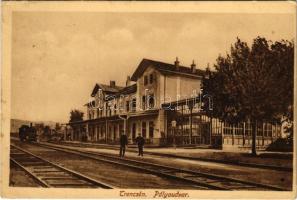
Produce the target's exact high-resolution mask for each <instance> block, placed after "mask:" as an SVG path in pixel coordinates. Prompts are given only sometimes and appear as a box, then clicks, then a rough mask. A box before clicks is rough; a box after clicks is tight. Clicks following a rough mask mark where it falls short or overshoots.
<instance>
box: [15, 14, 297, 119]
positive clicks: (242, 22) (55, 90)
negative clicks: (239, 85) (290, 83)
mask: <svg viewBox="0 0 297 200" xmlns="http://www.w3.org/2000/svg"><path fill="white" fill-rule="evenodd" d="M12 20H13V21H12V78H11V81H12V82H11V84H12V93H11V97H12V100H11V101H12V103H11V104H12V109H11V118H14V119H24V120H31V121H58V122H67V121H68V120H69V113H70V110H71V109H80V110H84V107H83V105H84V104H85V103H87V102H88V101H89V99H90V94H91V91H92V89H93V87H94V86H95V84H96V83H98V82H99V83H105V84H109V81H110V80H115V81H116V84H117V85H124V83H125V81H126V77H127V75H132V73H133V72H134V70H135V69H136V67H137V66H138V64H139V63H140V61H141V60H142V59H143V58H148V59H153V60H158V61H163V62H169V63H173V62H174V60H175V57H178V58H179V60H180V64H181V65H184V66H190V64H191V63H192V60H195V63H196V64H197V67H198V68H200V69H205V67H206V66H207V63H210V66H212V65H213V64H214V63H215V62H216V58H217V57H218V55H219V54H221V55H225V54H226V52H229V50H230V47H231V44H232V43H234V42H235V40H236V37H239V38H240V39H241V40H243V41H246V42H248V44H251V43H252V40H253V39H254V38H255V37H257V36H263V37H266V38H267V39H269V40H272V41H276V40H280V39H287V40H292V39H293V38H294V26H293V23H292V22H293V21H294V15H290V14H217V13H118V12H117V13H115V12H114V13H102V12H88V13H86V12H14V14H13V18H12Z"/></svg>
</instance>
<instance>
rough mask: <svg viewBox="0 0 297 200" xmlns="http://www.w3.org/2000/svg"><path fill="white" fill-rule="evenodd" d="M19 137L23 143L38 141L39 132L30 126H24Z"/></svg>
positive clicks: (20, 129)
mask: <svg viewBox="0 0 297 200" xmlns="http://www.w3.org/2000/svg"><path fill="white" fill-rule="evenodd" d="M19 137H20V140H21V141H37V132H36V128H35V127H33V126H32V123H31V124H30V126H28V125H22V126H21V127H20V128H19Z"/></svg>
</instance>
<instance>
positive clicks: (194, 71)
mask: <svg viewBox="0 0 297 200" xmlns="http://www.w3.org/2000/svg"><path fill="white" fill-rule="evenodd" d="M191 71H192V73H196V64H195V61H194V60H193V63H192V64H191Z"/></svg>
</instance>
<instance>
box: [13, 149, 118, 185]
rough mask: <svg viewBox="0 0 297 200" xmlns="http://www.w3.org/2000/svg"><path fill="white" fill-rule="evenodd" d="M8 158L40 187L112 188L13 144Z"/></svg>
mask: <svg viewBox="0 0 297 200" xmlns="http://www.w3.org/2000/svg"><path fill="white" fill-rule="evenodd" d="M10 160H11V162H12V163H13V164H15V165H17V166H18V167H20V168H21V169H23V170H24V171H25V172H26V173H27V174H28V175H29V176H30V177H32V178H33V179H34V180H35V181H36V182H37V183H38V184H39V185H40V186H42V187H58V188H104V189H111V188H112V187H111V186H110V185H108V184H105V183H102V182H99V181H97V180H94V179H92V178H89V177H87V176H84V175H82V174H80V173H78V172H75V171H72V170H70V169H67V168H65V167H62V166H60V165H57V164H54V163H52V162H50V161H47V160H45V159H43V158H40V157H38V156H37V155H34V154H32V153H31V152H29V151H26V150H24V149H22V148H20V147H17V146H15V145H10Z"/></svg>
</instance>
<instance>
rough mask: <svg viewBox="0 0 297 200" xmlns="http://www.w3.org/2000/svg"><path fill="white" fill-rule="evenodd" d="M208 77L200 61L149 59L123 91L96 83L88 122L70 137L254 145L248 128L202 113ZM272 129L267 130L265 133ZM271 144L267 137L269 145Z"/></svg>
mask: <svg viewBox="0 0 297 200" xmlns="http://www.w3.org/2000/svg"><path fill="white" fill-rule="evenodd" d="M119 73H120V72H119ZM204 74H205V71H203V70H200V69H198V68H196V64H195V63H194V61H193V64H192V65H191V66H190V67H185V66H181V65H180V64H179V61H178V59H176V61H175V62H174V64H169V63H163V62H159V61H154V60H149V59H143V60H142V61H141V62H140V64H139V65H138V67H137V68H136V70H135V71H134V73H133V74H132V76H131V77H130V76H128V77H127V81H126V85H125V86H118V85H116V82H115V81H110V84H109V85H105V84H101V83H97V84H95V86H94V88H93V90H92V92H91V97H92V98H93V100H92V101H90V102H88V103H87V104H85V106H86V107H87V120H84V121H79V122H72V123H69V125H70V126H71V137H67V138H72V139H73V140H88V141H94V142H101V143H118V141H119V138H120V134H121V132H122V131H125V132H126V134H127V136H128V138H129V141H130V143H133V142H134V139H135V138H136V137H137V135H138V134H141V135H142V136H143V137H144V138H145V139H146V143H150V144H153V145H168V144H177V145H192V144H204V145H212V146H214V145H215V146H220V147H222V146H223V144H226V145H227V146H228V145H229V144H231V146H236V145H237V146H238V145H244V143H246V144H249V143H250V139H251V138H250V136H248V135H246V136H245V135H244V133H245V130H244V129H246V130H249V128H248V127H249V126H248V125H247V126H246V125H243V124H245V123H241V124H240V125H239V126H240V127H237V129H236V128H235V126H234V127H231V128H230V126H227V125H226V124H225V123H222V122H219V121H218V120H217V119H210V118H209V117H207V116H205V115H204V113H203V112H202V111H201V102H199V101H197V97H198V94H199V93H200V89H201V81H202V77H203V75H204ZM173 122H174V123H173ZM245 126H246V127H245ZM266 126H267V127H268V125H262V127H263V128H264V129H265V127H266ZM273 126H274V124H272V125H271V127H273ZM240 128H241V129H242V131H241V132H242V133H241V132H240V131H239V129H240ZM264 129H263V130H264ZM69 130H70V129H69ZM230 130H231V131H230ZM273 130H274V129H273ZM265 131H266V129H265V130H264V131H263V133H266V132H267V131H266V132H265ZM275 131H276V129H275ZM239 132H240V133H241V135H240V134H239ZM229 133H230V134H231V135H229ZM267 133H268V132H267ZM68 134H69V133H68ZM268 137H269V136H268ZM275 137H278V134H276V135H275V136H273V135H272V128H271V136H270V138H269V141H270V142H271V141H273V139H274V138H275ZM229 138H231V142H230V141H229ZM264 140H265V141H264ZM266 140H267V139H266V138H265V139H264V136H263V141H264V143H265V144H268V142H266ZM264 143H263V145H264ZM261 144H262V143H261ZM259 145H260V142H259Z"/></svg>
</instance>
